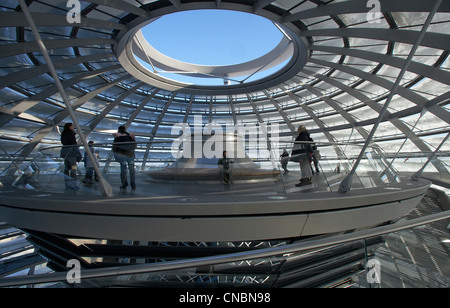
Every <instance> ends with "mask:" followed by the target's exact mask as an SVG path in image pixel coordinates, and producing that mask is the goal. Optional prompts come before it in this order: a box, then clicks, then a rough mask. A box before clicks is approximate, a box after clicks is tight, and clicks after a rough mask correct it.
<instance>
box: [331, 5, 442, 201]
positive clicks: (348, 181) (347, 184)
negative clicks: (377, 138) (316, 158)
mask: <svg viewBox="0 0 450 308" xmlns="http://www.w3.org/2000/svg"><path fill="white" fill-rule="evenodd" d="M441 3H442V0H436V3H435V4H434V6H433V9H432V11H431V12H430V14H429V15H428V17H427V20H426V21H425V23H424V25H423V27H422V30H421V31H420V34H419V36H418V38H417V40H416V42H415V43H414V45H413V47H412V48H411V51H410V52H409V55H408V58H407V60H406V61H405V64H404V66H403V68H402V70H401V71H400V73H399V75H398V77H397V80H396V81H395V84H394V87H393V88H392V91H391V93H390V94H389V96H388V98H387V99H386V102H385V103H384V105H383V108H382V109H381V112H380V115H379V116H378V120H377V121H376V122H375V123H374V125H373V127H372V130H371V131H370V134H369V138H367V140H366V143H365V144H364V145H363V147H362V149H361V152H360V153H359V156H358V158H357V159H356V161H355V163H354V165H353V168H352V170H351V171H350V173H349V174H348V175H347V176H346V177H345V178H344V180H342V182H341V184H340V185H339V192H341V193H346V192H348V191H349V190H350V189H351V186H352V180H353V175H354V174H355V171H356V168H358V165H359V163H360V162H361V159H362V157H363V155H364V153H365V152H366V150H367V147H368V146H369V144H370V143H371V142H372V139H373V136H374V134H375V132H376V131H377V129H378V126H379V124H380V123H381V120H382V119H383V117H384V115H385V113H386V112H387V109H388V107H389V104H390V103H391V101H392V98H393V97H394V95H395V94H396V93H397V89H398V88H399V86H400V82H401V81H402V79H403V76H404V75H405V73H406V71H407V70H408V66H409V64H410V63H411V62H412V59H413V57H414V55H415V53H416V51H417V48H419V46H420V43H421V42H422V40H423V38H424V37H425V34H426V32H427V29H428V27H429V26H430V24H431V21H432V20H433V17H434V15H435V14H436V12H437V10H438V9H439V6H440V5H441ZM447 136H448V135H447Z"/></svg>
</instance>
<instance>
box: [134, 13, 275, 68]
mask: <svg viewBox="0 0 450 308" xmlns="http://www.w3.org/2000/svg"><path fill="white" fill-rule="evenodd" d="M141 31H142V33H143V35H144V37H145V39H146V40H147V42H149V43H150V45H152V46H153V47H154V48H155V49H156V50H158V51H159V52H161V53H163V54H164V55H166V56H168V57H171V58H173V59H176V60H179V61H183V62H187V63H192V64H198V65H214V66H217V65H232V64H238V63H243V62H248V61H251V60H254V59H257V58H259V57H261V56H263V55H265V54H266V53H268V52H270V51H271V50H272V49H274V48H275V47H276V46H277V45H278V43H279V42H280V41H281V39H282V38H283V34H282V33H281V32H280V31H279V30H278V29H277V28H276V27H275V26H274V24H273V23H272V22H271V21H270V20H268V19H266V18H263V17H260V16H257V15H253V14H248V13H243V12H235V11H227V10H194V11H185V12H178V13H173V14H169V15H164V16H162V17H161V18H159V19H157V20H156V21H154V22H152V23H150V24H149V25H147V26H145V27H144V28H142V30H141Z"/></svg>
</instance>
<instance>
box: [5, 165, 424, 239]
mask: <svg viewBox="0 0 450 308" xmlns="http://www.w3.org/2000/svg"><path fill="white" fill-rule="evenodd" d="M49 176H50V175H40V176H39V179H40V181H41V183H47V184H46V185H45V188H44V189H43V190H27V189H15V188H11V187H9V188H8V187H4V188H3V189H2V190H1V193H0V217H1V218H2V220H5V221H7V222H8V223H10V224H12V225H15V226H17V227H18V228H22V229H30V230H35V231H40V232H48V233H55V234H64V235H70V236H73V237H86V238H94V239H108V240H135V241H136V240H143V241H192V242H196V241H256V240H275V239H285V238H300V237H305V236H312V235H321V234H328V233H339V232H347V231H351V230H355V229H364V228H369V227H372V226H376V225H380V224H383V223H386V222H389V221H390V220H395V219H397V218H399V217H402V216H404V215H406V214H408V213H409V212H410V211H411V210H412V209H414V207H415V206H416V204H417V203H418V202H419V201H420V199H421V198H422V196H423V195H424V194H425V192H426V190H427V189H428V187H429V185H430V182H429V181H425V180H420V181H410V180H409V179H404V180H402V181H400V182H399V183H391V184H385V185H382V186H376V185H372V184H374V183H373V182H372V184H370V185H372V186H373V187H370V188H364V186H365V185H367V184H368V183H366V182H367V181H369V178H367V179H363V178H359V180H358V181H354V185H353V188H352V190H351V191H349V192H347V193H345V194H343V193H339V192H338V191H337V189H338V184H339V182H340V180H341V179H342V178H343V176H344V174H335V173H332V172H329V173H316V174H315V175H314V176H313V180H312V182H313V184H312V185H308V186H303V187H296V186H295V184H296V183H298V178H299V172H298V171H292V172H290V173H289V174H288V175H279V176H278V177H277V178H274V180H273V181H270V182H257V183H240V182H239V181H235V182H234V184H230V185H224V184H221V183H220V182H216V183H205V184H198V183H193V182H192V183H191V182H187V183H164V182H158V181H152V180H151V179H149V177H148V176H147V175H145V174H143V173H137V188H136V190H131V188H128V189H127V190H121V189H120V188H119V187H120V180H119V178H120V176H119V174H109V175H106V176H105V178H106V179H107V181H108V182H109V183H110V184H111V186H112V188H113V194H114V196H113V197H110V198H105V197H104V196H102V195H101V193H100V190H99V184H98V183H94V184H92V185H84V184H81V183H80V185H79V189H78V190H76V191H70V192H66V191H64V179H63V177H62V176H61V175H60V176H58V177H59V180H55V178H54V176H53V180H51V181H47V180H46V177H49ZM80 178H81V177H80ZM372 181H373V180H372ZM358 188H359V189H358ZM361 188H364V189H361Z"/></svg>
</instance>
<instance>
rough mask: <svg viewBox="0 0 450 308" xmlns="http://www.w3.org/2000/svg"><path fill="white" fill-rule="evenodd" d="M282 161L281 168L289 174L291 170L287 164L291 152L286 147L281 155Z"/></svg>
mask: <svg viewBox="0 0 450 308" xmlns="http://www.w3.org/2000/svg"><path fill="white" fill-rule="evenodd" d="M280 158H281V159H280V161H281V168H283V170H284V174H288V173H289V170H288V169H287V164H288V162H289V153H288V152H287V151H286V149H283V153H282V154H281V156H280Z"/></svg>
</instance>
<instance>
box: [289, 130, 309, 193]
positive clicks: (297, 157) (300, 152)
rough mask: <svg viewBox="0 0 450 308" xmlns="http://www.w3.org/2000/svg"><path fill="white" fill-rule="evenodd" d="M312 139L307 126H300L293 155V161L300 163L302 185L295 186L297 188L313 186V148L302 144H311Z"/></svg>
mask: <svg viewBox="0 0 450 308" xmlns="http://www.w3.org/2000/svg"><path fill="white" fill-rule="evenodd" d="M310 138H311V137H310V136H309V132H308V130H307V129H306V126H304V125H300V126H299V127H298V136H297V138H296V139H295V141H296V143H295V144H294V148H293V150H292V154H291V157H292V159H293V160H294V161H297V162H299V163H300V171H301V177H300V183H298V184H295V186H297V187H300V186H305V185H310V184H312V182H311V179H312V170H311V165H310V164H311V161H312V157H311V154H312V147H311V145H310V144H308V143H301V142H305V141H306V142H309V141H310Z"/></svg>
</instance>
